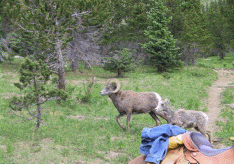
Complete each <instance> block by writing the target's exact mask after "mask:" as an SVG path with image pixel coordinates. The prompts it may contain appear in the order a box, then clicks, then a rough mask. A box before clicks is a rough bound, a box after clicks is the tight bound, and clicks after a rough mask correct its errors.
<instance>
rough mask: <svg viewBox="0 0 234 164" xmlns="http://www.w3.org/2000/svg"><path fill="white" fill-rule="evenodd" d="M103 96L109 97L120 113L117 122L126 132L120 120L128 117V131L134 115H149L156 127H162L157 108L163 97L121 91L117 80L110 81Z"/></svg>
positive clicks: (102, 92)
mask: <svg viewBox="0 0 234 164" xmlns="http://www.w3.org/2000/svg"><path fill="white" fill-rule="evenodd" d="M101 95H102V96H103V95H108V96H109V97H110V99H111V100H112V102H113V104H114V106H115V107H116V109H117V110H118V112H119V115H118V116H117V117H116V121H117V122H118V124H119V126H120V127H121V128H123V129H124V130H126V128H125V127H123V125H121V123H120V122H119V118H120V117H122V116H124V115H127V130H129V123H130V120H131V117H132V114H140V113H149V114H150V116H151V117H152V118H153V119H154V120H155V122H156V125H157V126H159V125H160V120H159V118H158V117H157V116H156V111H157V107H158V106H160V102H161V99H162V98H161V96H160V95H159V94H158V93H155V92H134V91H130V90H126V91H120V82H119V80H117V79H109V80H108V81H107V83H106V87H105V88H104V89H103V90H102V91H101Z"/></svg>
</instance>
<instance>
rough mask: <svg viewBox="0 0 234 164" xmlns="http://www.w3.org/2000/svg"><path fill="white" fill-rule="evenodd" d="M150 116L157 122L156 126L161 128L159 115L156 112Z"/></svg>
mask: <svg viewBox="0 0 234 164" xmlns="http://www.w3.org/2000/svg"><path fill="white" fill-rule="evenodd" d="M149 114H150V116H151V117H152V118H153V119H154V121H155V122H156V126H159V125H160V122H161V121H160V120H159V118H158V117H157V115H156V114H155V113H154V112H152V111H151V112H150V113H149Z"/></svg>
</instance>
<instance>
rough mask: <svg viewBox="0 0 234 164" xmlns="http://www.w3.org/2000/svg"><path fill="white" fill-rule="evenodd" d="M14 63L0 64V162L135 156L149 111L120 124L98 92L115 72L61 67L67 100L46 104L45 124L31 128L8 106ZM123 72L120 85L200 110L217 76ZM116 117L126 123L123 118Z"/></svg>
mask: <svg viewBox="0 0 234 164" xmlns="http://www.w3.org/2000/svg"><path fill="white" fill-rule="evenodd" d="M19 63H20V62H18V60H16V61H15V62H13V65H11V66H9V63H3V64H2V69H1V71H2V76H3V77H2V78H1V79H0V85H1V86H3V87H1V88H0V91H1V94H3V95H5V96H2V97H1V98H0V101H1V110H0V120H1V121H0V134H1V136H0V145H2V149H1V148H0V163H1V162H2V163H50V162H54V163H60V162H63V163H74V162H77V163H78V162H83V163H85V161H92V162H94V163H112V164H119V163H128V161H129V160H130V159H132V158H134V157H136V156H138V155H140V153H139V146H140V143H141V131H142V129H143V128H144V127H154V126H155V121H154V120H153V119H152V118H151V117H150V115H149V114H141V115H133V118H132V120H131V123H130V131H129V132H124V131H123V130H122V129H121V128H120V127H119V125H118V124H117V122H116V120H115V118H116V116H117V115H118V111H117V110H116V109H115V107H114V105H113V104H112V102H110V101H109V100H108V97H107V96H103V97H102V96H101V95H100V91H101V90H102V89H103V88H104V87H105V82H106V80H107V79H108V78H110V77H114V76H115V74H113V73H109V72H106V71H104V70H103V69H102V68H99V67H94V68H93V70H89V71H88V70H83V69H81V71H82V73H81V72H79V71H77V72H66V80H67V83H68V84H67V86H66V90H67V91H70V96H69V98H68V100H67V101H66V102H62V104H61V105H57V104H56V102H54V101H49V102H48V103H47V104H45V105H44V106H43V107H44V109H43V113H42V119H43V122H45V123H46V124H42V126H41V127H40V129H39V130H38V131H37V132H35V131H34V130H35V124H36V122H35V120H32V121H29V122H24V121H23V120H22V119H21V118H19V117H16V116H15V115H13V114H12V113H10V110H9V108H8V98H9V97H10V96H11V94H7V93H17V94H19V93H20V92H19V90H17V88H16V87H14V85H13V83H14V81H16V80H17V79H18V75H17V72H18V70H17V69H18V68H19ZM94 76H95V77H96V78H97V79H96V80H97V82H96V84H95V85H94V86H93V89H92V92H91V95H90V97H89V99H90V101H89V102H88V103H87V104H84V103H80V102H79V101H78V100H79V97H80V96H82V95H84V87H83V84H82V83H83V81H85V80H86V79H87V78H91V77H94ZM125 76H126V77H125V78H120V79H119V80H120V81H121V84H122V89H123V90H133V91H137V92H147V91H154V92H157V93H159V94H160V95H161V96H162V97H163V98H169V99H170V100H171V105H172V106H174V107H175V108H178V107H184V108H186V109H194V110H203V111H204V110H206V109H207V108H206V107H205V105H204V104H203V102H205V101H207V98H208V94H207V89H208V87H209V86H211V85H212V83H213V81H214V80H216V79H217V74H216V72H215V71H213V70H212V69H211V68H203V67H196V66H195V67H184V68H181V69H180V70H175V71H173V72H167V73H163V74H158V73H155V71H154V69H152V68H149V67H145V66H144V67H143V66H140V67H139V68H138V69H137V70H135V71H133V72H130V73H126V74H125ZM8 77H10V78H8ZM9 79H10V80H9ZM6 95H7V96H6ZM22 113H24V112H21V114H22ZM18 114H20V112H18ZM121 122H122V123H123V124H124V125H126V117H124V118H123V119H121ZM162 123H166V122H165V121H163V122H162ZM48 154H49V155H48Z"/></svg>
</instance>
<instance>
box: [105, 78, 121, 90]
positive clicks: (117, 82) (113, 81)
mask: <svg viewBox="0 0 234 164" xmlns="http://www.w3.org/2000/svg"><path fill="white" fill-rule="evenodd" d="M112 83H115V84H116V86H117V88H116V89H115V90H114V91H112V93H117V92H118V91H119V90H120V86H121V85H120V81H119V80H118V79H110V80H108V81H107V84H112Z"/></svg>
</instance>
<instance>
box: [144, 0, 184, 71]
mask: <svg viewBox="0 0 234 164" xmlns="http://www.w3.org/2000/svg"><path fill="white" fill-rule="evenodd" d="M148 7H149V8H150V10H149V12H147V19H148V22H149V24H148V27H147V30H145V31H144V34H145V37H146V39H147V42H146V43H144V44H142V47H143V49H144V50H145V51H146V52H147V53H148V54H149V58H148V61H149V64H150V65H152V66H153V67H155V68H157V70H158V72H164V71H166V70H168V69H169V68H175V67H178V66H181V60H180V54H179V53H178V52H177V50H178V48H176V47H175V42H176V40H175V39H173V36H172V35H171V33H170V32H169V31H168V27H167V24H168V22H169V21H170V19H167V18H166V12H167V8H166V7H165V6H164V5H163V2H162V1H159V2H157V1H154V0H150V3H149V4H148Z"/></svg>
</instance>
